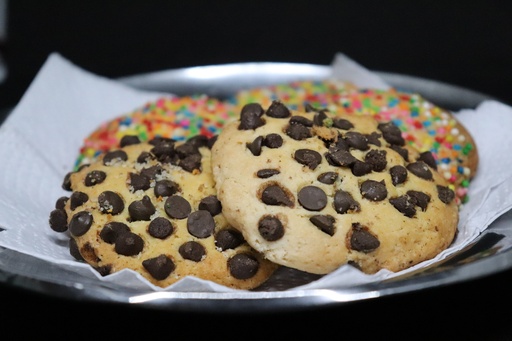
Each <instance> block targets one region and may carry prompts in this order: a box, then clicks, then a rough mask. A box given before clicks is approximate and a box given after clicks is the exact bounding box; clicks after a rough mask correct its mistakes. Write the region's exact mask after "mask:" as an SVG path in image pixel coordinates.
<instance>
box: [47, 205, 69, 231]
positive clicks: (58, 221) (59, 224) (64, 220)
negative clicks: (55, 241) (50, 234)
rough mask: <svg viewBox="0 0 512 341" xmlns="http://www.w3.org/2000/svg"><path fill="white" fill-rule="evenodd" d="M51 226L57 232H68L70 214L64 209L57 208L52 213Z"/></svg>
mask: <svg viewBox="0 0 512 341" xmlns="http://www.w3.org/2000/svg"><path fill="white" fill-rule="evenodd" d="M49 224H50V227H51V229H52V230H54V231H55V232H65V231H67V230H68V214H67V213H66V211H65V210H64V209H62V208H56V209H54V210H53V211H51V212H50V219H49Z"/></svg>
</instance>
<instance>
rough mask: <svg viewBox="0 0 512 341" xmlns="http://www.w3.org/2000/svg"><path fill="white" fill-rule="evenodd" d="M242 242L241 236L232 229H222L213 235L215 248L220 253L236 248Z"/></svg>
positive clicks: (243, 240)
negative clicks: (219, 250)
mask: <svg viewBox="0 0 512 341" xmlns="http://www.w3.org/2000/svg"><path fill="white" fill-rule="evenodd" d="M244 242H245V239H244V237H243V236H242V234H241V233H240V232H239V231H237V230H235V229H232V228H226V229H222V230H220V231H219V232H217V234H216V235H215V246H216V247H218V248H219V249H221V251H224V250H228V249H234V248H237V247H238V246H240V245H242V244H243V243H244Z"/></svg>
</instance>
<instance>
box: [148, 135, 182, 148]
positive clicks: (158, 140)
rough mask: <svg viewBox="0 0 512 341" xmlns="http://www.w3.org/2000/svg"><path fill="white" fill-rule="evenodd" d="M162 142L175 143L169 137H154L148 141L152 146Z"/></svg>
mask: <svg viewBox="0 0 512 341" xmlns="http://www.w3.org/2000/svg"><path fill="white" fill-rule="evenodd" d="M162 142H166V143H174V142H176V140H175V139H172V138H170V137H163V136H155V137H154V138H152V139H151V140H149V141H148V143H149V144H150V145H152V146H157V145H159V144H160V143H162Z"/></svg>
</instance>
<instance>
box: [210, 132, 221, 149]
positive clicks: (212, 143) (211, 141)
mask: <svg viewBox="0 0 512 341" xmlns="http://www.w3.org/2000/svg"><path fill="white" fill-rule="evenodd" d="M218 138H219V135H213V136H212V137H210V138H209V139H208V144H207V147H208V149H212V148H213V145H214V144H215V142H217V139H218Z"/></svg>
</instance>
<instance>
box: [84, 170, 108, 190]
mask: <svg viewBox="0 0 512 341" xmlns="http://www.w3.org/2000/svg"><path fill="white" fill-rule="evenodd" d="M106 178H107V173H105V172H103V171H100V170H93V171H90V172H89V173H87V175H86V176H85V179H84V184H85V185H86V186H87V187H91V186H94V185H97V184H101V183H102V182H103V181H105V179H106Z"/></svg>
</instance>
